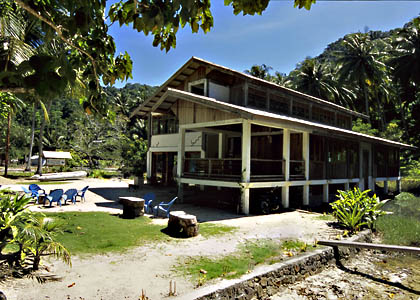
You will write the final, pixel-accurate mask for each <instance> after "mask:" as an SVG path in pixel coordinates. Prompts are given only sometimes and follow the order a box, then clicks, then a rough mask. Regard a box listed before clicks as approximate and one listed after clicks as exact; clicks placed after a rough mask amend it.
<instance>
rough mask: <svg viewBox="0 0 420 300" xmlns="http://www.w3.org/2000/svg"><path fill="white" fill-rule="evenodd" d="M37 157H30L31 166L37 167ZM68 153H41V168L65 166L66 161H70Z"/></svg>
mask: <svg viewBox="0 0 420 300" xmlns="http://www.w3.org/2000/svg"><path fill="white" fill-rule="evenodd" d="M38 158H39V156H38V155H34V156H32V157H31V165H32V166H37V165H38ZM71 158H72V157H71V154H70V152H64V151H62V152H61V151H60V152H59V151H42V165H43V166H48V167H51V166H64V165H65V164H66V159H71Z"/></svg>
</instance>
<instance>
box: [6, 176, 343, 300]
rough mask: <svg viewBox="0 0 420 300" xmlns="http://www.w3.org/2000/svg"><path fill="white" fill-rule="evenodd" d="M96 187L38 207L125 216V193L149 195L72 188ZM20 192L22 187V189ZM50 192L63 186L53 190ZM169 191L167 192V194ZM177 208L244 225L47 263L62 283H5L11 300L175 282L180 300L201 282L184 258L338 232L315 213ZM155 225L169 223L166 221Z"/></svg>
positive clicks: (132, 292) (116, 187)
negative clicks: (73, 201)
mask: <svg viewBox="0 0 420 300" xmlns="http://www.w3.org/2000/svg"><path fill="white" fill-rule="evenodd" d="M85 185H90V186H91V189H90V191H89V192H88V193H87V195H86V199H87V200H86V203H83V204H80V203H78V204H77V205H66V206H63V207H61V208H60V207H53V208H41V207H38V208H36V209H37V210H41V211H66V210H80V211H90V210H104V211H109V212H114V213H115V212H118V213H121V207H120V205H119V204H118V203H117V202H116V201H115V199H117V198H118V195H121V194H124V193H131V194H133V193H134V194H141V193H145V192H147V191H146V190H142V191H128V190H127V182H120V181H118V180H117V181H111V180H107V181H103V180H102V181H101V180H91V179H89V180H86V181H79V182H75V183H72V184H69V185H68V186H69V187H70V186H71V187H76V188H81V187H83V186H85ZM14 188H16V189H18V188H19V187H18V186H15V187H14ZM49 188H50V189H53V188H57V186H49ZM63 188H68V187H63ZM165 193H166V194H165ZM171 193H173V191H171V190H169V191H166V192H164V191H157V194H158V199H159V197H162V198H166V199H168V198H170V196H171ZM175 209H182V210H186V211H188V212H190V213H193V214H196V215H197V216H198V219H199V220H201V221H206V220H214V221H211V222H214V223H222V224H226V225H230V226H236V227H238V230H237V231H236V232H235V233H232V234H228V235H224V236H219V237H212V238H204V237H202V236H198V237H195V238H191V239H182V240H174V239H168V241H166V242H165V243H156V244H154V243H151V244H150V245H143V246H140V247H137V248H134V249H131V250H129V251H127V252H125V253H122V254H112V255H97V256H89V257H77V256H73V258H72V262H73V267H72V268H68V267H67V266H65V265H63V264H62V263H61V262H57V261H49V262H48V263H47V264H46V265H47V266H48V267H49V270H50V272H49V273H47V274H54V275H56V276H57V277H58V278H59V279H60V280H58V281H48V282H46V283H44V284H39V283H38V282H36V281H34V280H32V279H28V278H25V279H19V280H13V281H7V282H4V283H1V284H0V290H2V291H3V292H4V293H5V294H6V296H7V298H8V300H13V299H19V300H20V299H28V300H29V299H34V300H35V299H37V300H38V299H78V300H80V299H104V300H105V299H110V300H111V299H138V298H139V296H140V295H141V291H142V289H143V290H145V291H146V295H147V296H148V297H149V299H151V300H156V299H162V298H163V297H165V296H167V294H168V291H169V282H170V281H171V280H172V281H175V282H176V286H177V295H178V296H177V298H179V299H183V295H186V294H189V293H190V292H191V291H192V290H193V289H194V287H195V285H196V282H191V279H190V278H186V277H184V276H182V274H179V272H176V270H174V266H176V265H177V264H178V263H179V261H180V260H181V259H187V258H188V256H193V255H194V256H195V255H205V256H213V257H217V256H221V255H226V254H228V253H230V252H232V251H234V250H235V249H236V248H237V246H238V245H239V244H241V243H243V242H245V241H246V240H248V239H263V238H271V239H275V240H277V239H278V240H280V239H301V240H305V241H308V242H313V241H314V239H321V238H330V237H332V236H335V235H336V234H337V232H336V231H334V230H332V229H331V228H330V227H328V226H327V224H326V222H325V221H322V220H320V219H319V218H317V216H316V215H314V214H306V213H302V212H297V211H295V212H290V213H283V214H275V215H268V216H251V217H239V218H238V216H237V215H232V214H230V213H228V212H224V211H221V210H217V209H214V208H213V209H210V208H203V207H195V206H191V205H190V206H188V205H185V204H178V205H177V207H176V208H175ZM154 222H157V223H160V224H166V222H167V220H165V219H154Z"/></svg>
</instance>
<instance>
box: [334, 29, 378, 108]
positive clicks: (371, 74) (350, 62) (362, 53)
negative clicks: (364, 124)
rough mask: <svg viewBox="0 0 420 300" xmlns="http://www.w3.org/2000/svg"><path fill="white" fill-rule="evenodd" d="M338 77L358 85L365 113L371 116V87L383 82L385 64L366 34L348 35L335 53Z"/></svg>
mask: <svg viewBox="0 0 420 300" xmlns="http://www.w3.org/2000/svg"><path fill="white" fill-rule="evenodd" d="M334 54H335V56H336V58H337V60H336V61H337V63H338V75H339V78H340V80H341V81H342V82H345V83H348V84H350V85H351V84H353V85H354V84H356V85H357V86H358V87H359V89H360V91H361V92H362V94H363V96H362V97H363V98H364V106H365V107H364V111H365V113H366V115H368V116H369V87H370V86H371V85H373V84H376V83H378V82H380V81H381V79H382V76H383V71H384V69H385V65H384V63H382V62H381V61H380V60H379V57H380V56H381V53H380V52H379V51H378V50H377V48H376V46H375V43H374V42H372V41H371V40H370V39H369V36H368V35H366V34H361V33H355V34H350V35H347V36H346V37H345V38H344V39H343V41H342V47H340V50H337V51H335V53H334Z"/></svg>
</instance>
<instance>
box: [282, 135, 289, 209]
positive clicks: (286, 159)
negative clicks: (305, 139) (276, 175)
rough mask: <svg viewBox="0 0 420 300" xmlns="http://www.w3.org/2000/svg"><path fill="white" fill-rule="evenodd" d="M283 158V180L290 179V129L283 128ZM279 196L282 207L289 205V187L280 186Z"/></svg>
mask: <svg viewBox="0 0 420 300" xmlns="http://www.w3.org/2000/svg"><path fill="white" fill-rule="evenodd" d="M283 160H284V180H285V181H289V180H290V130H289V129H283ZM281 190H282V192H281V198H282V200H281V201H282V204H283V208H288V207H289V187H288V186H284V187H282V189H281Z"/></svg>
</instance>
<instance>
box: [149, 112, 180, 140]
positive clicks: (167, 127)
mask: <svg viewBox="0 0 420 300" xmlns="http://www.w3.org/2000/svg"><path fill="white" fill-rule="evenodd" d="M171 133H178V120H177V118H176V117H175V116H171V115H163V116H153V117H152V135H157V134H171Z"/></svg>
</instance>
